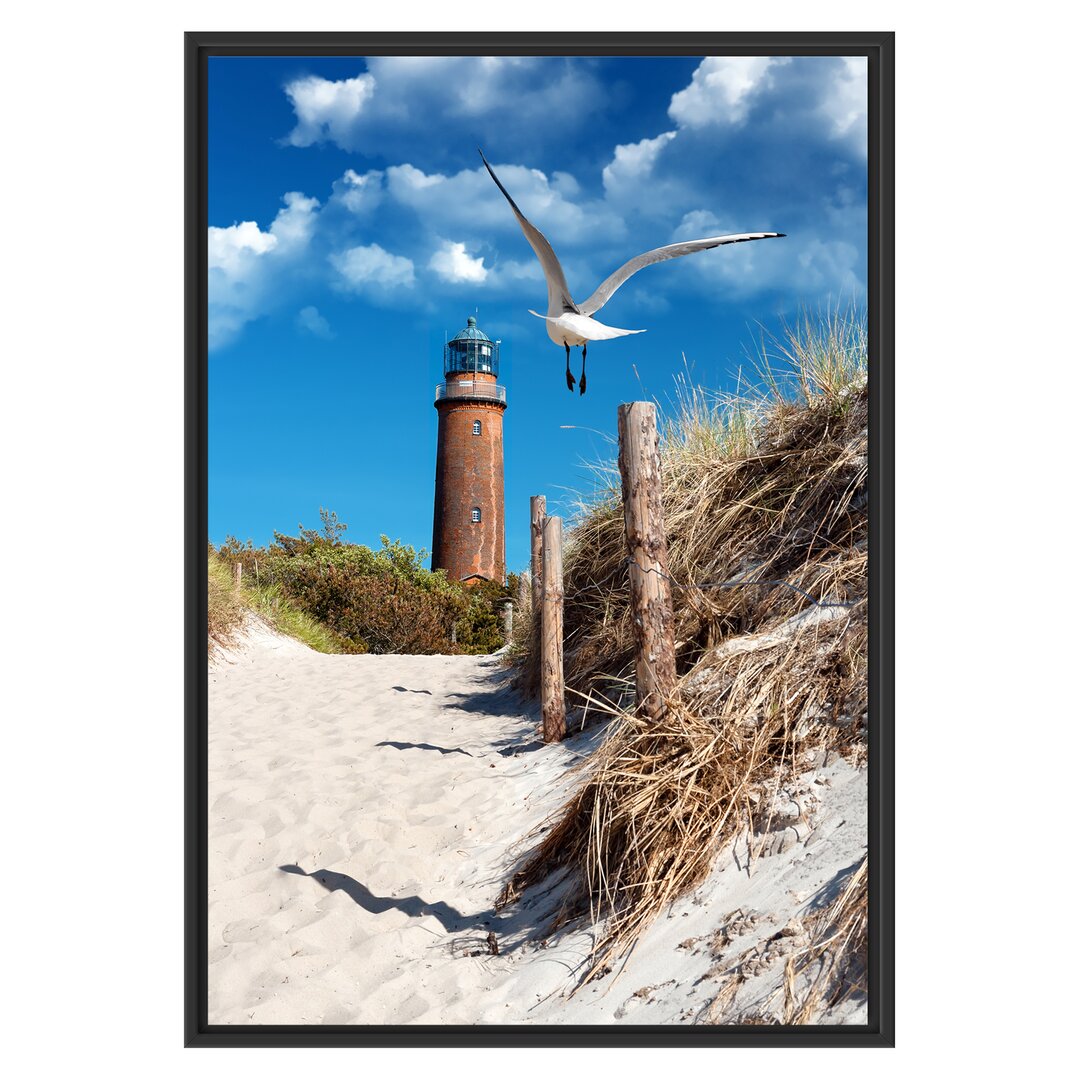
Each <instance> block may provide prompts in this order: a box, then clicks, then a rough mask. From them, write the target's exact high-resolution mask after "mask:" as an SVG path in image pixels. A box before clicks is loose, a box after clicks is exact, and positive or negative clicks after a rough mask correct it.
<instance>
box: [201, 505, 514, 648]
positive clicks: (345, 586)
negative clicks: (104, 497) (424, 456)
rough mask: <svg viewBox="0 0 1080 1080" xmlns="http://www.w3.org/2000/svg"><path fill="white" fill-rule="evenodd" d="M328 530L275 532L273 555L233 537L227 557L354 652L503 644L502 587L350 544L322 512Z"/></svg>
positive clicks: (386, 543)
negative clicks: (451, 577) (456, 578)
mask: <svg viewBox="0 0 1080 1080" xmlns="http://www.w3.org/2000/svg"><path fill="white" fill-rule="evenodd" d="M320 515H321V518H322V529H321V530H316V529H305V528H304V527H303V526H302V525H301V526H300V530H299V535H298V536H288V535H285V534H283V533H274V543H273V544H271V545H270V546H269V547H266V548H256V547H253V546H252V544H251V542H250V541H249V542H248V543H247V544H242V543H241V542H240V541H239V540H237V539H236V538H235V537H232V536H230V537H228V538H227V539H226V541H225V543H224V544H223V545H222V546H221V548H220V549H219V552H218V553H219V554H220V555H221V556H222V558H225V559H228V560H229V561H230V562H240V563H242V564H243V566H244V577H245V580H246V581H248V582H250V583H252V584H254V585H255V586H256V587H258V588H267V587H270V586H276V587H278V588H280V589H281V591H282V593H283V594H284V595H285V596H286V597H287V598H288V599H289V600H290V601H291V603H293V604H294V605H296V606H297V607H298V608H300V609H301V610H302V611H304V612H306V613H307V614H308V615H310V616H312V617H313V618H314V619H317V620H318V621H319V622H320V623H322V624H323V625H324V626H326V627H327V628H328V629H329V630H330V631H331V632H332V633H333V634H334V635H336V636H338V637H340V638H342V639H344V640H345V641H346V642H347V643H348V644H349V647H350V649H351V650H352V651H356V652H373V653H474V654H475V653H489V652H494V651H495V650H496V649H498V648H499V647H500V646H501V645H502V644H503V635H502V627H501V621H500V619H499V613H498V608H497V605H498V602H499V600H500V599H502V598H504V597H506V596H507V595H508V591H507V589H506V588H505V587H504V586H502V585H500V584H498V583H495V582H484V583H481V584H480V585H476V586H465V585H462V584H460V583H458V582H451V581H448V580H447V578H446V575H445V573H444V572H443V571H441V570H436V571H432V570H427V569H425V568H424V566H423V562H424V559H425V558H427V552H425V551H422V550H421V551H417V550H416V549H415V548H413V547H412V546H410V545H408V544H403V543H401V542H400V541H398V540H393V541H392V540H390V539H389V538H388V537H386V536H383V537H381V538H380V540H381V543H382V546H381V548H380V549H379V550H378V551H373V550H372V549H371V548H369V547H366V546H365V545H363V544H347V543H345V542H344V540H343V539H342V534H343V533H344V532H345V530H346V528H347V526H346V525H345V524H343V523H342V522H339V521H338V519H337V515H336V514H334V513H332V512H330V511H327V510H320Z"/></svg>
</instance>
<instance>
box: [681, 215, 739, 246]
mask: <svg viewBox="0 0 1080 1080" xmlns="http://www.w3.org/2000/svg"><path fill="white" fill-rule="evenodd" d="M725 231H731V232H735V230H734V229H731V230H725V229H724V226H723V225H721V224H720V219H719V218H718V217H717V216H716V215H715V214H714V213H713V212H712V211H711V210H691V211H690V212H689V213H688V214H683V218H682V221H680V222H679V224H678V225H677V226H676V228H675V234H674V236H673V237H672V239H673V240H701V239H704V238H705V237H706V236H722V235H723V234H724V232H725Z"/></svg>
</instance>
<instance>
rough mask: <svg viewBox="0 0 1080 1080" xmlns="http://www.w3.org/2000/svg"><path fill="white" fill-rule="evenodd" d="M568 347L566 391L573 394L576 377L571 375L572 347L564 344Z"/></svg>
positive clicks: (566, 343)
mask: <svg viewBox="0 0 1080 1080" xmlns="http://www.w3.org/2000/svg"><path fill="white" fill-rule="evenodd" d="M563 344H565V345H566V389H567V390H569V391H570V393H571V394H572V393H573V392H574V376H573V375H571V374H570V345H569V343H568V342H564V343H563Z"/></svg>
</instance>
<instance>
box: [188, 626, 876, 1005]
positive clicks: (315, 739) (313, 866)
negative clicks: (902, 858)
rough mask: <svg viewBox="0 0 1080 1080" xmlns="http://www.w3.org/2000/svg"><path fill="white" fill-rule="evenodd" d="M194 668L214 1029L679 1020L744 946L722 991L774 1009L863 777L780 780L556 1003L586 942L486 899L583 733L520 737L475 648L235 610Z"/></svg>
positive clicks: (852, 850) (824, 888) (829, 879)
mask: <svg viewBox="0 0 1080 1080" xmlns="http://www.w3.org/2000/svg"><path fill="white" fill-rule="evenodd" d="M209 678H210V741H209V760H210V772H209V809H210V837H209V847H210V851H209V856H210V865H209V881H210V895H209V942H208V945H209V961H210V963H209V976H210V978H209V981H210V1000H209V1020H210V1023H211V1024H270V1023H299V1024H406V1023H421V1024H423V1023H427V1024H432V1023H437V1024H477V1023H604V1024H609V1023H617V1022H630V1023H668V1022H682V1023H690V1022H693V1021H694V1020H695V1019H700V1018H701V1017H702V1016H703V1014H704V1010H705V1008H706V1007H707V1006H708V1004H709V1002H710V1001H711V1000H712V999H713V998H714V997H715V996H716V992H717V989H718V987H719V986H720V985H721V984H722V983H723V982H724V977H723V974H722V972H723V970H724V969H725V967H726V966H730V964H731V963H732V962H734V961H735V960H737V959H738V958H740V957H743V956H744V955H745V954H746V953H747V951H748V950H750V949H752V948H754V947H757V946H758V945H759V943H761V948H760V952H761V954H762V955H761V957H760V958H759V959H758V960H757V961H756V962H754V963H753V964H752V965H751V967H752V969H753V970H755V971H756V972H757V974H756V975H754V976H753V977H751V978H749V979H748V981H746V982H745V983H744V984H742V985H741V986H740V988H739V993H738V996H737V998H736V1000H735V1003H734V1007H735V1008H736V1009H737V1010H740V1011H744V1010H749V1011H751V1012H753V1011H756V1010H758V1009H760V1008H761V1007H763V1006H764V1005H765V1004H766V1002H767V1001H768V1000H769V998H770V996H772V1002H771V1006H770V1007H771V1008H772V1009H774V1010H775V1008H776V1007H777V998H776V996H775V993H774V992H775V991H776V989H777V987H779V986H780V982H781V978H782V970H783V949H782V948H781V947H780V946H781V945H785V944H786V942H787V941H788V940H792V939H785V941H784V942H781V943H780V944H779V945H777V944H773V945H768V944H764V943H767V942H768V940H769V939H770V938H772V937H773V935H775V934H776V932H777V931H778V930H779V929H781V928H782V927H784V926H785V925H786V924H787V923H788V922H789V920H791V919H793V918H795V917H796V916H798V915H800V914H804V913H806V911H807V910H809V909H810V908H812V906H813V905H814V904H816V903H818V902H820V900H821V899H822V897H824V896H827V895H828V894H829V890H830V887H831V888H833V889H835V887H836V884H837V883H838V882H840V881H842V880H843V875H844V873H845V872H846V871H848V870H849V869H850V867H852V866H853V865H854V864H856V863H857V862H858V860H859V859H860V858H861V856H862V854H863V852H864V851H865V849H866V820H865V817H866V783H865V772H863V771H861V770H855V769H852V768H851V767H849V766H848V765H846V764H845V763H844V762H843V761H841V760H836V761H832V762H829V763H828V764H827V765H823V766H821V767H819V768H818V769H817V770H816V772H815V773H814V774H812V775H810V776H808V777H807V778H806V783H805V784H804V785H802V786H801V787H797V788H795V789H794V790H793V791H790V792H781V793H779V795H778V799H777V805H778V806H780V807H782V808H784V809H785V811H786V813H787V815H788V816H787V817H781V818H777V819H774V821H773V823H772V829H771V832H770V834H769V835H768V836H765V837H757V838H756V839H755V840H754V841H753V846H754V848H755V851H756V850H757V848H758V846H760V845H761V843H762V840H764V841H765V845H764V846H765V849H766V851H774V852H775V853H774V854H767V855H765V856H763V857H761V858H758V859H757V860H756V861H755V862H754V864H753V866H752V867H750V868H749V870H748V866H747V858H746V854H747V840H746V838H745V837H743V838H742V839H741V840H740V841H738V842H737V843H736V844H735V845H734V846H733V848H732V849H731V850H729V851H728V852H727V853H726V855H725V857H724V858H722V859H721V860H720V864H719V865H718V867H717V869H716V871H715V872H714V873H713V874H712V876H711V877H710V878H709V880H708V881H707V882H706V883H705V884H704V885H703V886H702V887H701V888H700V889H698V890H696V892H695V893H694V894H693V895H692V896H689V897H687V898H685V900H684V901H682V902H680V903H679V904H677V905H676V906H675V907H674V908H673V909H672V911H671V912H670V913H668V914H667V915H666V916H664V917H661V918H660V919H658V920H657V922H656V923H655V924H654V925H653V927H651V928H650V930H649V931H648V932H647V933H646V935H645V936H644V937H643V938H642V940H641V941H640V942H639V944H638V946H637V948H636V949H635V950H634V952H633V953H632V955H631V957H630V960H629V962H628V963H627V964H626V965H625V966H622V967H617V968H616V970H615V971H614V972H613V973H612V974H611V975H608V976H607V977H605V978H603V979H601V980H599V981H598V982H596V983H595V984H590V985H589V986H588V987H586V988H585V989H583V990H582V991H580V992H579V993H577V994H576V995H574V996H573V997H569V991H570V990H571V989H572V988H573V986H574V980H573V978H572V974H573V971H574V970H575V969H576V968H577V967H578V966H579V965H580V964H581V962H582V961H583V960H584V959H585V957H586V956H587V954H588V950H589V946H590V943H591V940H592V939H591V934H590V932H589V931H588V930H586V929H582V930H577V931H573V930H571V931H570V932H567V933H564V934H562V935H558V936H556V937H554V938H552V939H551V941H550V942H545V941H544V938H545V936H546V926H545V919H544V916H545V915H546V914H548V913H549V912H550V911H551V910H552V907H553V905H555V904H557V900H558V897H557V895H555V894H556V893H557V891H558V890H553V891H552V892H551V893H549V894H548V895H541V896H538V897H532V896H529V895H527V896H526V897H525V901H526V902H525V904H524V905H522V906H521V907H520V908H516V909H514V910H512V911H508V912H503V913H498V914H497V913H495V912H494V910H493V906H492V905H493V901H494V898H495V896H496V895H497V894H498V892H499V889H500V888H501V886H502V883H503V881H504V880H505V876H506V870H507V868H508V866H509V865H510V864H511V862H512V859H513V855H514V848H515V845H517V844H518V843H519V842H520V840H521V839H522V838H523V837H524V836H525V835H526V834H527V833H528V832H529V831H530V830H531V829H532V828H533V827H534V826H536V825H537V824H538V823H540V822H541V821H542V820H543V819H544V818H546V817H547V816H548V814H550V813H551V812H552V811H553V810H554V809H556V808H557V806H558V805H559V803H560V801H561V799H562V797H563V796H564V795H565V793H566V791H567V790H568V785H569V784H570V783H571V782H572V777H571V776H570V775H569V774H568V769H569V767H570V766H572V765H573V764H575V763H576V761H578V760H579V759H580V757H581V755H583V754H587V753H588V751H589V749H590V748H591V746H593V745H595V742H596V740H597V739H599V738H600V737H602V736H601V732H599V731H596V730H593V731H590V732H586V733H584V734H579V735H577V736H575V737H573V738H571V739H569V740H567V742H565V743H563V744H562V745H559V746H551V747H544V746H542V745H540V744H539V743H538V742H537V737H536V734H535V732H536V726H537V719H536V714H535V711H534V710H532V709H531V708H530V707H529V706H527V705H526V703H523V702H522V701H521V700H520V699H518V698H517V697H516V695H515V694H514V693H513V692H512V691H511V690H510V689H509V688H508V685H507V683H508V673H507V672H506V670H505V669H504V667H503V666H502V663H501V661H500V660H499V659H498V658H496V657H443V656H430V657H429V656H324V655H321V654H319V653H315V652H312V651H310V650H309V649H307V648H305V647H304V646H302V645H299V644H297V643H295V642H292V641H289V640H287V639H284V638H280V637H277V636H276V635H274V634H273V633H271V632H269V631H267V630H265V628H259V627H251V628H250V633H249V636H248V639H247V643H246V644H245V645H244V647H242V648H240V649H238V650H234V651H232V652H230V653H227V654H223V655H220V656H219V657H217V658H216V659H215V661H214V663H213V664H212V666H211V671H210V677H209ZM515 751H517V752H516V753H515ZM815 779H816V780H818V781H820V782H818V783H814V782H813V781H814V780H815ZM788 804H789V805H788ZM813 826H816V828H813V835H811V829H812V827H813ZM283 867H287V868H289V869H282V868H283ZM736 912H741V914H734V913H736ZM722 925H727V926H729V928H731V929H730V930H729V932H730V933H731V937H732V941H731V943H730V945H728V946H727V947H725V949H724V951H723V955H722V957H721V958H720V959H721V962H719V963H718V961H717V958H716V957H715V956H713V955H710V950H709V948H708V943H709V940H710V939H711V938H712V937H713V935H714V934H715V932H716V931H717V929H719V927H720V926H722ZM489 931H494V932H495V935H496V940H497V943H498V946H499V950H500V951H499V955H497V956H495V955H491V954H490V952H489V950H488V945H487V940H486V939H487V935H488V933H489ZM735 931H739V932H738V933H736V932H735ZM788 947H790V946H788ZM829 1019H830V1021H832V1022H842V1021H847V1022H854V1023H865V1008H864V1007H860V1006H859V1005H858V1004H857V1003H854V1004H852V1005H849V1006H847V1007H845V1008H844V1009H843V1010H841V1011H840V1012H839V1013H838V1014H835V1015H832V1016H830V1017H829Z"/></svg>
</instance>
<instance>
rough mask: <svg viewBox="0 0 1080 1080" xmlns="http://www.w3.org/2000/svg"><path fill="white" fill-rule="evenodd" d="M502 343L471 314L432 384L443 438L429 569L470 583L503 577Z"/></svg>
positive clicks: (445, 352) (447, 348) (448, 348)
mask: <svg viewBox="0 0 1080 1080" xmlns="http://www.w3.org/2000/svg"><path fill="white" fill-rule="evenodd" d="M499 344H500V343H499V342H498V341H492V340H491V338H489V337H488V336H487V334H485V333H484V332H483V330H481V329H480V328H479V327H478V326H477V325H476V319H475V318H473V317H472V316H471V315H470V316H469V319H468V325H467V326H466V327H465V329H464V330H462V331H460V332H459V333H458V334H457V336H456V337H454V338H453V339H452V340H451V341H448V342H447V343H446V345H445V346H444V348H443V379H444V381H443V382H441V383H439V385H438V386H436V388H435V409H436V411H437V412H438V414H439V442H438V449H437V450H436V456H435V521H434V525H433V528H432V537H431V568H432V569H433V570H438V569H443V570H445V571H446V576H447V577H448V578H449V579H450V580H451V581H464V582H465V583H467V584H468V583H472V584H475V583H477V582H479V581H496V582H498V583H499V584H502V583H503V582H504V581H505V579H506V538H505V537H506V528H505V523H506V517H505V512H504V507H503V413H504V412H506V387H505V386H502V385H500V383H499Z"/></svg>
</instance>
